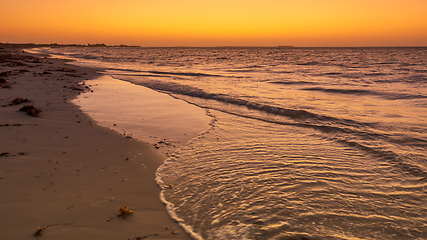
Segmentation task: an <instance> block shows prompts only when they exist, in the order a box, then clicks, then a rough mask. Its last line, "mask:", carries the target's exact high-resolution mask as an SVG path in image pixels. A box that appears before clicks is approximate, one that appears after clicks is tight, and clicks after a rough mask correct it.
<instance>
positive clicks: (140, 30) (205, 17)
mask: <svg viewBox="0 0 427 240" xmlns="http://www.w3.org/2000/svg"><path fill="white" fill-rule="evenodd" d="M1 5H2V19H3V20H2V23H1V24H0V33H1V34H0V42H20V43H29V42H32V43H52V42H57V43H81V44H84V43H101V42H102V43H106V44H129V45H141V46H222V45H240V46H277V45H293V46H301V47H304V46H326V47H328V46H426V45H427V14H425V10H426V9H427V1H425V0H408V1H397V0H389V1H385V0H373V1H367V0H362V1H338V0H327V1H315V0H305V1H283V0H266V1H259V0H245V1H242V0H228V1H224V0H217V1H195V0H180V1H177V0H157V1H146V0H122V1H112V0H104V1H99V0H96V1H83V0H74V1H63V0H39V1H29V0H16V1H3V3H2V4H1Z"/></svg>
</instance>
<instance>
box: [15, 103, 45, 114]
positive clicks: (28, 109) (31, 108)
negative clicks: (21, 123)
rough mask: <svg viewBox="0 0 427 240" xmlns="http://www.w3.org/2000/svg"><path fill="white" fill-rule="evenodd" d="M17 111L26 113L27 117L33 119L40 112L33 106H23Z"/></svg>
mask: <svg viewBox="0 0 427 240" xmlns="http://www.w3.org/2000/svg"><path fill="white" fill-rule="evenodd" d="M19 111H21V112H26V113H27V114H28V115H30V116H33V117H38V116H39V113H40V112H41V111H42V110H40V109H38V108H36V107H34V105H25V106H23V107H22V108H21V109H19Z"/></svg>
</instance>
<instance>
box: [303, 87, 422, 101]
mask: <svg viewBox="0 0 427 240" xmlns="http://www.w3.org/2000/svg"><path fill="white" fill-rule="evenodd" d="M301 90H305V91H319V92H325V93H338V94H348V95H373V96H379V97H383V98H386V99H390V100H397V99H420V98H427V96H425V95H419V94H417V95H416V94H404V93H386V92H384V93H383V92H376V91H372V90H364V89H337V88H323V87H312V88H302V89H301Z"/></svg>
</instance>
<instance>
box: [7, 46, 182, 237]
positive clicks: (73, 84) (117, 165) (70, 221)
mask: <svg viewBox="0 0 427 240" xmlns="http://www.w3.org/2000/svg"><path fill="white" fill-rule="evenodd" d="M0 74H1V76H0V77H1V78H2V79H3V81H2V87H1V88H0V105H1V107H0V136H1V138H0V141H1V142H0V154H1V155H0V192H1V198H0V212H1V213H2V214H1V216H0V226H1V230H0V238H1V239H10V240H13V239H34V238H38V239H62V240H66V239H103V240H105V239H145V238H148V239H189V237H188V235H187V234H186V233H185V232H184V231H183V230H182V229H181V228H180V227H179V226H178V224H177V223H176V222H174V221H173V220H172V219H171V218H170V217H169V215H168V213H167V212H166V210H165V206H164V204H163V203H161V201H160V199H159V193H160V188H159V187H158V186H157V185H156V182H155V181H154V179H155V172H156V169H157V168H158V167H159V166H160V165H161V164H162V163H163V161H164V160H165V159H166V155H165V154H164V153H162V152H161V151H159V150H158V149H156V148H155V147H154V146H153V145H152V144H149V143H146V142H143V141H140V140H138V139H135V138H132V137H129V136H126V135H123V134H120V133H118V132H116V131H114V130H112V129H108V128H105V127H101V126H99V125H98V124H96V123H95V121H94V120H93V119H92V118H91V117H89V116H88V115H87V114H86V113H84V112H82V111H81V109H80V108H79V107H78V106H77V105H75V104H72V103H71V102H70V101H71V100H72V99H75V98H76V97H77V96H78V95H79V94H81V93H84V92H88V91H92V90H91V89H90V87H89V86H87V85H85V84H84V81H85V80H90V79H95V78H97V77H100V74H99V73H97V70H96V69H90V68H83V67H78V66H73V65H70V64H67V61H66V60H62V59H53V58H49V57H48V56H43V55H34V54H28V53H25V52H23V50H22V49H20V48H3V49H0ZM17 98H21V99H20V100H19V99H18V100H16V99H17ZM14 100H15V101H14ZM24 105H33V106H34V107H35V108H36V109H40V110H41V112H39V113H38V112H37V110H36V111H34V110H33V112H32V113H33V115H34V114H35V115H38V116H32V115H30V114H31V113H30V114H26V113H25V112H22V111H19V110H20V109H21V108H22V107H23V106H24ZM126 207H128V209H129V210H130V211H132V213H130V212H127V211H122V212H121V213H123V212H125V214H121V215H122V216H120V217H119V216H118V215H120V209H122V210H125V209H126ZM126 213H129V215H127V214H126Z"/></svg>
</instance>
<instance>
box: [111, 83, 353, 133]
mask: <svg viewBox="0 0 427 240" xmlns="http://www.w3.org/2000/svg"><path fill="white" fill-rule="evenodd" d="M113 77H114V76H113ZM116 77H117V76H116ZM137 84H140V85H142V86H145V87H148V88H151V89H154V90H159V91H166V92H169V93H175V94H180V95H186V96H190V97H197V98H201V99H207V100H215V101H218V102H222V103H227V104H232V105H236V106H244V107H246V108H248V109H250V110H258V111H261V112H264V113H268V114H273V115H279V116H284V117H289V118H291V119H298V120H319V121H333V122H337V123H340V124H344V125H350V126H357V127H359V126H360V125H361V123H358V122H356V121H354V120H350V119H340V118H335V117H330V116H326V115H321V114H317V113H313V112H310V111H308V110H303V109H289V108H283V107H277V106H271V105H268V104H262V103H256V102H251V101H249V100H245V99H240V98H235V97H233V96H230V95H226V94H220V93H208V92H205V91H204V90H202V89H199V88H196V87H192V86H188V85H181V84H177V83H170V82H168V83H166V82H161V81H155V80H151V81H145V82H138V83H137Z"/></svg>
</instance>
